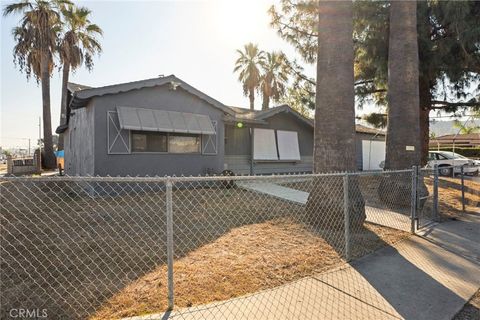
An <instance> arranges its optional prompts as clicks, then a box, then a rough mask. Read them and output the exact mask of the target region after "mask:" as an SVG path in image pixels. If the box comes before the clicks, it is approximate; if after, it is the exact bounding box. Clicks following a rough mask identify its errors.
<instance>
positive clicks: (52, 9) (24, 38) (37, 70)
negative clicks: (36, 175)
mask: <svg viewBox="0 0 480 320" xmlns="http://www.w3.org/2000/svg"><path fill="white" fill-rule="evenodd" d="M66 4H71V3H70V1H68V0H55V1H43V0H23V1H19V2H17V3H13V4H9V5H7V6H6V7H5V8H4V10H3V15H4V16H7V15H10V14H18V13H20V14H23V17H22V19H21V20H20V24H19V26H17V27H15V28H14V29H13V31H12V34H13V37H14V39H15V42H16V44H15V47H14V49H13V55H14V59H15V62H16V63H18V65H19V67H20V71H23V72H25V73H26V75H27V79H29V78H30V76H31V75H32V74H33V76H34V77H35V79H36V80H37V81H40V82H41V84H42V102H43V138H44V152H45V155H44V158H43V159H44V164H45V167H46V168H49V169H53V168H55V163H56V162H55V156H54V154H53V142H52V117H51V111H50V76H51V74H52V71H53V67H54V53H55V50H56V44H57V39H58V38H57V36H58V32H59V31H60V26H61V21H60V14H59V10H61V7H63V6H64V5H66Z"/></svg>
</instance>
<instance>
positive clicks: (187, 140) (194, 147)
mask: <svg viewBox="0 0 480 320" xmlns="http://www.w3.org/2000/svg"><path fill="white" fill-rule="evenodd" d="M200 145H201V143H200V136H199V135H191V134H173V133H171V134H169V136H168V152H171V153H200Z"/></svg>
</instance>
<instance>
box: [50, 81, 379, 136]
mask: <svg viewBox="0 0 480 320" xmlns="http://www.w3.org/2000/svg"><path fill="white" fill-rule="evenodd" d="M163 85H170V86H171V87H172V89H173V90H175V89H176V88H177V87H180V88H181V89H183V90H185V91H187V92H189V93H190V94H192V95H195V96H197V97H198V98H200V99H202V100H204V101H206V102H207V103H209V104H211V105H212V106H214V107H216V108H218V109H220V110H222V111H223V112H224V113H225V117H224V120H225V121H227V122H246V123H252V124H267V121H266V119H268V118H270V117H272V116H274V115H277V114H279V113H288V114H291V115H293V116H294V117H296V118H297V119H299V120H300V121H302V122H303V123H305V124H306V125H308V126H310V127H312V128H313V127H314V121H313V120H312V119H309V118H307V117H305V116H303V115H301V114H300V113H298V112H297V111H295V110H294V109H292V108H291V107H290V106H288V105H286V104H284V105H281V106H278V107H274V108H270V109H268V110H250V109H246V108H239V107H233V106H226V105H224V104H223V103H221V102H219V101H217V100H215V99H213V98H212V97H210V96H208V95H206V94H204V93H203V92H201V91H199V90H198V89H196V88H194V87H192V86H191V85H189V84H188V83H186V82H184V81H183V80H181V79H179V78H177V77H176V76H174V75H169V76H166V77H163V76H162V77H158V78H152V79H146V80H140V81H132V82H126V83H119V84H115V85H110V86H104V87H96V88H94V87H89V86H85V85H81V84H77V83H73V82H69V83H68V85H67V88H68V90H69V91H70V92H71V94H72V99H71V102H70V108H71V109H78V108H83V107H85V106H86V105H87V103H88V101H89V100H90V99H91V98H93V97H99V96H104V95H110V94H117V93H121V92H128V91H132V90H138V89H142V88H150V87H156V86H163ZM67 128H68V119H67V124H62V125H60V126H59V127H58V128H57V130H56V132H57V133H62V132H64V131H65V130H66V129H67ZM356 132H359V133H367V134H374V135H385V132H384V131H382V130H378V129H374V128H369V127H366V126H363V125H356Z"/></svg>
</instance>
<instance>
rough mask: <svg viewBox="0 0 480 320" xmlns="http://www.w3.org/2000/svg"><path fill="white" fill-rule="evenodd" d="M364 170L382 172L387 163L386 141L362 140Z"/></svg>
mask: <svg viewBox="0 0 480 320" xmlns="http://www.w3.org/2000/svg"><path fill="white" fill-rule="evenodd" d="M362 158H363V170H382V167H380V163H382V161H385V141H371V140H362Z"/></svg>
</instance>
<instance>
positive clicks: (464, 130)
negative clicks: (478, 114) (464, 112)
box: [453, 120, 480, 134]
mask: <svg viewBox="0 0 480 320" xmlns="http://www.w3.org/2000/svg"><path fill="white" fill-rule="evenodd" d="M453 126H454V127H455V128H457V129H458V133H459V134H471V133H477V132H479V131H480V126H477V125H472V126H469V125H467V124H466V123H461V122H460V121H458V120H454V121H453Z"/></svg>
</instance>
